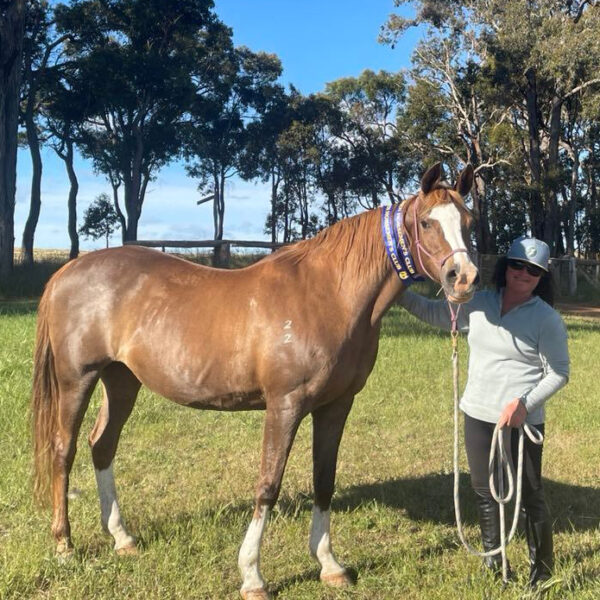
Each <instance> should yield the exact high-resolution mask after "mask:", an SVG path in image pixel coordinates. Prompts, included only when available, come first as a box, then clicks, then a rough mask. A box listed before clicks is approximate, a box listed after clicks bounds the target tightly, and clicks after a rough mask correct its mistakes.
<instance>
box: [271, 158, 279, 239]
mask: <svg viewBox="0 0 600 600" xmlns="http://www.w3.org/2000/svg"><path fill="white" fill-rule="evenodd" d="M278 185H279V182H278V181H277V180H276V178H275V169H273V170H272V171H271V242H272V243H273V244H275V243H276V242H277V186H278Z"/></svg>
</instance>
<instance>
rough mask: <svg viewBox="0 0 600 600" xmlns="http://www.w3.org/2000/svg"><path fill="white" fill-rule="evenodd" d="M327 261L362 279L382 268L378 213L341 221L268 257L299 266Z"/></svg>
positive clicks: (362, 214) (384, 265)
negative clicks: (303, 263)
mask: <svg viewBox="0 0 600 600" xmlns="http://www.w3.org/2000/svg"><path fill="white" fill-rule="evenodd" d="M317 256H319V257H323V256H327V257H330V259H331V261H332V266H333V265H335V267H336V270H338V269H339V268H340V267H341V268H342V270H343V272H348V273H350V272H351V273H354V274H356V275H360V276H362V275H364V274H365V273H366V272H370V271H371V270H372V269H373V268H375V269H378V270H379V269H381V272H383V270H384V269H385V267H386V260H387V258H386V255H385V248H384V245H383V241H382V238H381V211H380V209H373V210H369V211H366V212H363V213H360V214H358V215H354V216H353V217H349V218H347V219H343V220H341V221H339V222H337V223H335V224H334V225H331V226H330V227H327V228H326V229H323V230H322V231H320V232H319V233H318V234H317V235H316V236H315V237H314V238H310V239H307V240H302V241H300V242H296V243H295V244H291V245H290V246H284V247H283V248H281V249H280V250H278V251H277V252H275V253H274V254H273V255H272V260H273V261H276V262H281V263H289V264H299V263H302V262H304V261H306V260H309V259H311V258H313V257H315V258H316V257H317Z"/></svg>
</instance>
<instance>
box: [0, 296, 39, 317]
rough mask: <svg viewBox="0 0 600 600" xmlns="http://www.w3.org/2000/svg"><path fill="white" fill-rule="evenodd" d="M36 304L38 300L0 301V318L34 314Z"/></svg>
mask: <svg viewBox="0 0 600 600" xmlns="http://www.w3.org/2000/svg"><path fill="white" fill-rule="evenodd" d="M38 302H39V301H38V300H0V317H1V316H4V315H30V314H33V313H36V312H37V308H38Z"/></svg>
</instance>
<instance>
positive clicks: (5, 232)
mask: <svg viewBox="0 0 600 600" xmlns="http://www.w3.org/2000/svg"><path fill="white" fill-rule="evenodd" d="M24 21H25V0H13V1H12V2H9V3H5V4H3V6H2V9H1V12H0V280H4V279H6V278H7V277H8V276H9V275H10V273H11V272H12V268H13V260H14V248H15V221H14V219H15V193H16V185H17V129H18V122H19V87H20V83H21V57H22V52H23V34H24V28H23V27H24Z"/></svg>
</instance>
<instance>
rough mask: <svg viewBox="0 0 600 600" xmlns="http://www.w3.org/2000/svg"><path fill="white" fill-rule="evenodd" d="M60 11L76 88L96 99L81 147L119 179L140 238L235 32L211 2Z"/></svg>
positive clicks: (120, 210)
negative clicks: (148, 201)
mask: <svg viewBox="0 0 600 600" xmlns="http://www.w3.org/2000/svg"><path fill="white" fill-rule="evenodd" d="M56 18H57V27H58V29H59V31H60V32H70V33H71V34H72V36H73V38H72V40H71V41H70V42H69V44H68V47H67V50H68V55H69V58H70V60H72V61H74V62H76V64H77V72H78V77H77V78H76V79H75V80H74V82H76V83H77V85H78V86H79V87H78V88H77V89H73V90H72V91H73V92H74V93H76V94H77V95H78V96H80V97H81V98H82V99H84V103H85V104H86V106H87V110H86V117H85V120H84V122H83V123H82V124H81V126H80V127H78V134H77V135H78V145H79V148H80V149H81V151H82V153H83V155H84V156H86V157H89V158H90V159H91V160H92V162H93V164H94V167H95V169H96V170H97V171H98V172H100V173H102V174H104V175H105V176H106V177H107V179H108V180H109V182H110V183H111V186H112V188H113V199H114V203H115V209H116V211H117V214H118V216H119V220H120V222H121V227H122V231H123V239H124V240H134V239H136V238H137V230H138V222H139V219H140V216H141V213H142V207H143V203H144V199H145V196H146V190H147V186H148V183H149V182H150V181H151V180H152V179H153V178H154V177H155V176H156V173H157V171H158V170H159V169H160V168H161V167H162V166H163V165H165V164H167V163H168V162H169V161H171V160H172V159H173V158H175V157H176V156H177V155H178V154H179V152H180V147H181V137H182V136H181V120H182V117H183V115H184V113H185V112H186V111H187V110H188V108H189V106H190V103H191V101H192V99H193V95H194V92H195V91H197V90H198V89H199V88H200V87H201V86H204V87H205V88H206V89H208V88H210V86H211V81H212V80H213V79H214V77H215V73H214V67H215V64H217V62H218V57H219V56H220V55H221V54H222V52H223V49H222V48H223V46H225V47H228V46H229V45H230V43H231V31H230V30H229V29H228V28H226V27H225V26H224V25H223V24H222V23H221V22H220V21H219V20H218V19H217V17H216V15H215V14H214V12H213V2H212V1H211V0H173V1H171V2H163V1H162V0H114V1H111V2H106V1H102V0H72V2H71V3H70V4H69V5H60V6H58V7H57V8H56ZM200 82H201V84H200ZM121 190H122V192H123V196H122V198H120V192H121ZM121 202H122V204H121Z"/></svg>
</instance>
